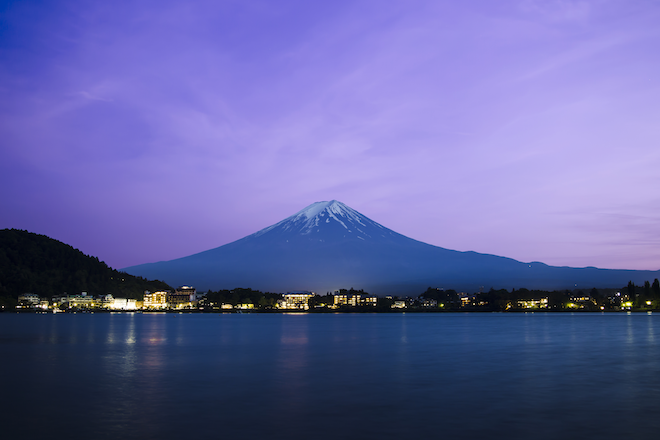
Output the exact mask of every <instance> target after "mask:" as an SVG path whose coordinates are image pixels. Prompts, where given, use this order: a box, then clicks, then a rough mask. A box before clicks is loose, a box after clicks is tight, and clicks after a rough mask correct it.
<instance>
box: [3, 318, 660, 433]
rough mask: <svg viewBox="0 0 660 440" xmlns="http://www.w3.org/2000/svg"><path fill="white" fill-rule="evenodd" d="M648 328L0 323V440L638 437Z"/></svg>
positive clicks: (460, 321) (575, 323)
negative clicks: (0, 426) (2, 433)
mask: <svg viewBox="0 0 660 440" xmlns="http://www.w3.org/2000/svg"><path fill="white" fill-rule="evenodd" d="M659 317H660V314H655V315H652V314H649V315H646V314H542V313H534V314H411V313H407V314H382V315H376V314H371V315H369V314H327V315H326V314H324V315H317V314H296V315H279V314H273V315H268V314H242V315H229V314H228V315H217V314H209V315H186V314H137V313H127V314H124V313H116V314H98V313H97V314H94V315H90V314H76V315H68V314H67V315H14V314H0V350H1V352H2V353H3V362H2V363H0V365H2V367H0V368H2V370H0V372H1V373H2V377H3V378H10V379H11V380H5V384H4V385H3V399H2V400H1V402H0V405H1V406H0V414H3V417H4V418H3V420H6V421H8V422H4V426H5V427H8V429H9V431H8V432H9V433H10V434H12V435H10V437H14V438H18V437H20V438H46V437H48V438H67V439H68V438H118V437H122V438H158V439H168V438H173V439H174V438H177V439H178V438H182V437H195V436H198V437H201V438H216V437H218V436H222V437H226V438H321V439H323V438H328V439H331V438H333V439H334V438H363V437H366V438H374V437H377V438H402V437H410V438H430V437H433V438H436V437H438V436H444V437H447V438H459V439H460V438H507V439H523V438H540V439H552V438H562V439H566V438H568V439H571V438H585V437H588V438H591V437H598V438H601V439H614V438H617V439H618V438H636V439H646V438H648V439H650V438H656V436H657V432H658V431H657V430H658V429H660V398H659V397H660V395H659V393H660V350H659V349H658V347H657V345H656V341H657V337H658V331H660V327H659V326H658V325H657V324H656V322H655V321H656V320H657V319H660V318H659ZM25 408H29V409H30V411H24V409H25ZM35 414H38V415H39V417H38V418H37V419H36V420H38V422H35V421H34V420H35V419H34V415H35ZM72 414H74V415H75V417H74V416H72ZM7 423H8V424H7ZM12 430H13V432H12Z"/></svg>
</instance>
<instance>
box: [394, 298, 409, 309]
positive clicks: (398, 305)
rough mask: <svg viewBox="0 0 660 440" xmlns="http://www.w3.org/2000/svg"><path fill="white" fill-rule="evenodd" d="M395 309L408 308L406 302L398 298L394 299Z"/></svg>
mask: <svg viewBox="0 0 660 440" xmlns="http://www.w3.org/2000/svg"><path fill="white" fill-rule="evenodd" d="M392 308H393V309H405V308H406V302H405V301H401V300H396V301H394V304H392Z"/></svg>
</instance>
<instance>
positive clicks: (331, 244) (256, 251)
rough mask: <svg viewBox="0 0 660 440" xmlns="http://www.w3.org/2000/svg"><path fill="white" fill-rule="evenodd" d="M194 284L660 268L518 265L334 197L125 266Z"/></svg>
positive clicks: (452, 284)
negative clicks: (429, 239) (188, 251)
mask: <svg viewBox="0 0 660 440" xmlns="http://www.w3.org/2000/svg"><path fill="white" fill-rule="evenodd" d="M124 270H125V271H126V272H128V273H131V274H135V275H141V276H143V277H148V278H159V279H164V280H166V281H167V282H168V283H170V284H186V283H190V284H194V285H195V286H196V287H197V288H198V289H201V290H206V289H209V288H210V289H218V288H234V287H251V288H255V289H260V290H266V291H288V290H301V289H305V290H312V291H316V292H320V293H323V292H326V291H332V290H335V289H338V288H342V287H355V288H362V289H365V290H367V291H370V292H373V293H376V294H381V295H384V294H414V293H420V292H422V291H424V290H425V289H426V287H428V286H437V287H446V288H453V289H460V290H467V291H476V290H479V289H480V288H485V289H489V288H490V287H495V288H512V287H515V288H519V287H527V288H539V289H541V288H542V289H561V288H569V287H570V288H574V287H575V285H576V284H577V285H578V286H584V287H620V286H623V285H625V284H627V282H628V281H629V280H633V281H634V282H636V283H640V282H643V281H644V280H652V279H654V278H656V277H658V276H659V275H660V271H655V272H653V271H626V270H603V269H596V268H580V269H578V268H566V267H552V266H547V265H545V264H543V263H521V262H519V261H516V260H512V259H510V258H504V257H498V256H495V255H487V254H479V253H476V252H459V251H453V250H449V249H444V248H440V247H437V246H432V245H429V244H426V243H422V242H419V241H417V240H413V239H411V238H408V237H406V236H404V235H401V234H398V233H396V232H394V231H392V230H390V229H387V228H385V227H384V226H382V225H380V224H378V223H376V222H374V221H373V220H371V219H369V218H367V217H365V216H364V215H362V214H360V213H359V212H357V211H355V210H354V209H351V208H350V207H348V206H346V205H344V204H343V203H341V202H338V201H336V200H332V201H329V202H317V203H314V204H312V205H310V206H308V207H307V208H305V209H303V210H302V211H300V212H298V213H296V214H294V215H292V216H291V217H288V218H286V219H284V220H282V221H281V222H279V223H276V224H274V225H272V226H270V227H267V228H265V229H262V230H261V231H258V232H256V233H254V234H252V235H249V236H247V237H244V238H242V239H240V240H237V241H235V242H233V243H229V244H226V245H224V246H220V247H218V248H215V249H211V250H208V251H205V252H201V253H198V254H195V255H191V256H188V257H184V258H179V259H176V260H171V261H164V262H158V263H151V264H144V265H139V266H133V267H129V268H126V269H124Z"/></svg>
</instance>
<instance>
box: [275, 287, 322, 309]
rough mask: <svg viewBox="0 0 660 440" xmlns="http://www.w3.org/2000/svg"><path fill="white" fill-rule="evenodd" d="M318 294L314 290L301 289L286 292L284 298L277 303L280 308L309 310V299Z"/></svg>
mask: <svg viewBox="0 0 660 440" xmlns="http://www.w3.org/2000/svg"><path fill="white" fill-rule="evenodd" d="M314 295H316V294H315V293H314V292H308V291H301V292H289V293H286V294H284V298H283V299H282V300H280V301H278V303H277V307H278V308H280V309H291V310H309V299H310V298H311V297H313V296H314Z"/></svg>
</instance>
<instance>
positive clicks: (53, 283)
mask: <svg viewBox="0 0 660 440" xmlns="http://www.w3.org/2000/svg"><path fill="white" fill-rule="evenodd" d="M163 289H170V286H168V285H167V284H165V283H164V282H161V281H148V280H146V279H144V278H142V277H136V276H133V275H129V274H127V273H124V272H119V271H117V270H115V269H112V268H110V267H108V265H107V264H105V263H104V262H102V261H99V259H98V258H97V257H90V256H88V255H85V254H83V253H82V252H81V251H79V250H78V249H74V248H73V247H71V246H69V245H68V244H65V243H62V242H60V241H57V240H54V239H52V238H50V237H47V236H45V235H39V234H34V233H31V232H28V231H21V230H18V229H2V230H0V297H12V298H14V299H16V298H17V297H18V295H21V294H23V293H28V292H29V293H36V294H37V295H39V296H42V297H50V296H53V295H61V294H63V293H64V292H67V293H69V294H78V293H80V292H83V291H84V292H87V293H88V294H90V295H102V294H107V293H111V294H112V295H113V296H115V297H120V298H141V296H142V294H143V292H144V291H145V290H150V291H157V290H163Z"/></svg>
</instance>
